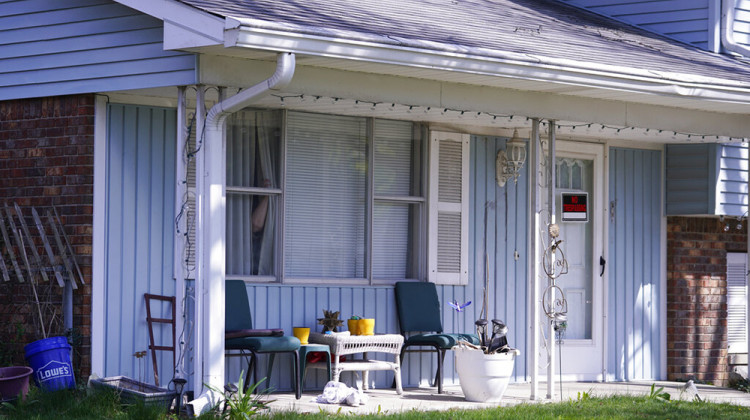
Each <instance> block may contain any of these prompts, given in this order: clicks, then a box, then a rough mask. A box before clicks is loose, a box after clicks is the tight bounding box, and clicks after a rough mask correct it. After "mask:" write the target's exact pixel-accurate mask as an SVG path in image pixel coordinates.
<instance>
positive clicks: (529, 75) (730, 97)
mask: <svg viewBox="0 0 750 420" xmlns="http://www.w3.org/2000/svg"><path fill="white" fill-rule="evenodd" d="M225 30H226V32H225V41H224V46H225V47H240V48H252V49H260V50H275V51H278V50H285V51H293V52H295V53H297V54H304V55H310V56H317V57H327V58H339V59H346V60H355V61H367V62H371V63H379V64H388V65H396V66H403V67H417V68H423V69H430V70H437V71H450V72H454V73H455V72H464V73H469V74H478V75H486V76H497V77H509V78H516V79H521V80H536V81H545V82H554V83H561V84H569V85H576V86H588V87H592V88H605V89H616V90H620V91H628V92H637V93H645V94H650V95H653V94H657V95H662V96H672V97H675V98H679V99H680V100H684V99H686V98H695V99H704V100H713V101H719V102H738V103H750V83H747V82H739V81H736V80H731V79H726V78H716V77H706V76H698V75H695V74H684V73H675V72H669V71H657V70H646V69H639V68H632V67H623V66H615V65H607V64H602V63H587V62H582V61H577V60H569V59H562V58H550V57H545V56H539V55H530V54H521V53H514V52H508V51H498V50H491V49H486V48H478V47H466V46H460V45H451V44H443V43H437V42H429V41H420V40H413V39H405V38H394V37H383V36H377V35H364V34H358V33H353V32H351V31H341V30H330V29H325V28H310V27H301V26H298V25H288V24H276V23H271V22H264V21H259V20H255V19H248V18H231V17H228V18H227V19H226V28H225Z"/></svg>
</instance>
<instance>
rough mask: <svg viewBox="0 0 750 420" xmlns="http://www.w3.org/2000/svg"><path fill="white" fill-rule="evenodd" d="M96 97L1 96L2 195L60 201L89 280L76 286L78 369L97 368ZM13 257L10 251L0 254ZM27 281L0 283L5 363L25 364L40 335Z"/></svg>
mask: <svg viewBox="0 0 750 420" xmlns="http://www.w3.org/2000/svg"><path fill="white" fill-rule="evenodd" d="M93 154H94V95H74V96H57V97H47V98H41V99H21V100H13V101H5V102H0V198H2V201H3V202H5V203H7V204H9V205H12V204H13V203H14V202H15V203H17V204H18V205H19V206H22V207H24V206H35V207H36V208H38V209H40V210H41V209H43V208H45V207H49V206H55V208H56V209H57V212H58V214H59V215H60V218H61V219H62V223H63V225H64V229H65V233H66V234H67V235H68V239H69V240H70V242H71V245H72V247H73V250H74V252H75V254H76V257H77V258H76V260H77V262H78V264H79V265H80V268H81V270H82V272H83V274H84V277H85V281H86V284H85V285H84V286H81V287H79V288H78V289H77V290H75V291H74V292H73V328H74V334H73V335H72V337H73V344H74V353H73V354H74V358H73V365H74V369H75V370H76V374H77V375H81V376H84V377H85V376H86V375H88V373H89V371H90V368H91V360H90V343H91V280H92V279H91V243H92V224H93V218H92V211H93V173H94V166H93V164H94V160H93ZM0 256H2V257H3V258H5V260H6V263H7V261H8V259H7V255H5V254H2V255H0ZM30 296H31V290H30V288H29V287H28V283H23V284H21V283H18V282H17V281H16V279H15V278H13V279H12V281H11V282H4V281H3V282H0V365H2V366H7V364H8V363H9V362H13V363H20V364H25V362H24V361H23V346H24V345H25V344H28V343H30V342H31V341H34V340H36V339H38V338H42V337H39V336H38V335H37V334H36V333H35V331H34V326H33V321H32V318H31V315H30V311H31V310H33V307H32V306H30V305H29V302H30V299H31V297H30Z"/></svg>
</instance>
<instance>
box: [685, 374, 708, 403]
mask: <svg viewBox="0 0 750 420" xmlns="http://www.w3.org/2000/svg"><path fill="white" fill-rule="evenodd" d="M681 391H682V392H687V393H688V395H692V396H693V399H694V400H697V401H703V399H701V396H700V395H698V387H696V386H695V382H693V380H692V379H690V380H688V381H687V382H686V383H685V385H683V386H682V389H681Z"/></svg>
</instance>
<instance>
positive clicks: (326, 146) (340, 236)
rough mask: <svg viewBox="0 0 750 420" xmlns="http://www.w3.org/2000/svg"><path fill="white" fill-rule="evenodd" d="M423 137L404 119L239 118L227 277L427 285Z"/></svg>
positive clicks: (232, 132) (235, 121)
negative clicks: (424, 281) (422, 282)
mask: <svg viewBox="0 0 750 420" xmlns="http://www.w3.org/2000/svg"><path fill="white" fill-rule="evenodd" d="M282 116H284V117H285V118H282ZM282 120H284V121H285V122H284V123H283V124H282ZM282 132H283V133H284V135H283V136H282V135H281V133H282ZM423 138H424V135H423V133H422V130H420V128H419V126H415V125H414V124H412V123H410V122H402V121H389V120H373V119H368V118H358V117H344V116H332V115H321V114H312V113H302V112H287V113H286V114H282V112H280V111H243V112H240V113H237V114H235V115H233V116H232V118H231V119H230V120H229V121H228V123H227V278H252V279H255V280H258V281H274V280H281V279H283V280H284V281H289V282H296V281H299V282H304V281H306V280H314V281H316V282H320V281H326V280H333V281H351V282H354V283H364V284H368V283H373V282H375V283H376V282H379V281H385V282H387V281H393V280H400V279H423V278H424V277H425V269H426V258H427V257H426V250H425V242H426V223H427V220H426V201H425V196H424V191H425V185H424V182H425V178H426V175H425V165H424V162H425V156H426V149H425V143H426V142H425V141H424V140H423ZM282 220H283V223H282Z"/></svg>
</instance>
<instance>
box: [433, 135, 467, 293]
mask: <svg viewBox="0 0 750 420" xmlns="http://www.w3.org/2000/svg"><path fill="white" fill-rule="evenodd" d="M468 195H469V135H468V134H455V133H443V132H432V133H431V134H430V195H429V209H430V210H429V211H430V215H429V220H430V223H429V232H430V233H429V235H430V237H429V276H428V278H429V281H431V282H434V283H438V284H458V285H462V284H468V281H469V255H468V254H469V196H468Z"/></svg>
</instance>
